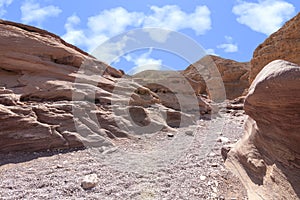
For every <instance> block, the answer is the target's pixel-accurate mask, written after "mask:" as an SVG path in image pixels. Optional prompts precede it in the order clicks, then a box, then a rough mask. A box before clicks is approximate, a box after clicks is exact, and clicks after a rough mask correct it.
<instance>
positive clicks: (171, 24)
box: [143, 5, 211, 42]
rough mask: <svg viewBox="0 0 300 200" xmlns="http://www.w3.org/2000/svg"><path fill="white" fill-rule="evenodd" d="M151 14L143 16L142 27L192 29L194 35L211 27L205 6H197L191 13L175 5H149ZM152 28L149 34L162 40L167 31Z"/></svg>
mask: <svg viewBox="0 0 300 200" xmlns="http://www.w3.org/2000/svg"><path fill="white" fill-rule="evenodd" d="M150 9H151V10H152V11H153V14H151V15H148V16H145V19H144V23H143V27H144V28H145V27H151V28H153V27H155V28H163V29H170V30H173V31H179V30H182V29H188V28H189V29H192V30H194V31H195V33H196V35H201V34H204V33H205V32H206V31H208V30H210V29H211V19H210V10H209V9H208V8H207V7H206V6H197V7H196V9H195V11H194V12H193V13H186V12H183V11H182V10H181V9H180V7H178V6H177V5H166V6H163V7H157V6H151V7H150ZM163 33H164V34H161V33H160V32H159V31H158V32H157V31H154V30H152V31H151V32H150V33H149V34H150V36H151V37H152V38H153V39H154V40H156V41H158V42H164V41H165V40H166V39H167V37H168V32H163Z"/></svg>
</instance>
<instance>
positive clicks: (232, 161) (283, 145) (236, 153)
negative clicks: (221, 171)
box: [225, 60, 300, 199]
mask: <svg viewBox="0 0 300 200" xmlns="http://www.w3.org/2000/svg"><path fill="white" fill-rule="evenodd" d="M244 109H245V112H246V114H248V115H249V119H248V121H247V123H246V128H245V135H244V137H243V138H242V139H241V140H240V141H239V142H238V143H237V144H236V145H235V147H234V148H233V149H231V150H230V152H229V153H228V158H227V160H226V162H225V163H226V165H227V166H228V167H229V168H230V169H231V170H232V171H234V172H235V173H236V175H238V176H239V177H240V179H241V181H242V182H243V183H244V185H245V187H246V188H247V190H248V195H249V198H250V199H298V198H299V197H300V146H299V144H300V132H299V130H300V67H299V66H298V65H296V64H293V63H290V62H287V61H283V60H276V61H273V62H271V63H269V64H268V65H267V66H265V67H264V68H263V70H262V71H260V73H259V74H258V75H257V77H256V78H255V80H254V81H253V83H252V85H251V87H250V89H249V93H248V95H247V97H246V100H245V105H244Z"/></svg>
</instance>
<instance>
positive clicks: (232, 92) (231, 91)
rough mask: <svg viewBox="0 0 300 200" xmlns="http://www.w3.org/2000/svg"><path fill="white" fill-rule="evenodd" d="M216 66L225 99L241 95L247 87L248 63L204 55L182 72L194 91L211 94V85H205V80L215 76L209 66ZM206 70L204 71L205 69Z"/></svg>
mask: <svg viewBox="0 0 300 200" xmlns="http://www.w3.org/2000/svg"><path fill="white" fill-rule="evenodd" d="M215 67H216V68H217V69H218V71H219V73H220V76H221V78H222V80H223V84H224V87H225V91H226V98H227V99H235V98H237V97H239V96H242V95H243V93H244V92H245V90H246V89H247V88H248V87H249V82H248V78H249V71H250V63H248V62H236V61H233V60H230V59H224V58H220V57H218V56H212V55H210V56H205V57H204V58H202V59H201V60H199V61H197V62H196V63H194V64H192V65H190V66H189V67H188V68H187V69H185V70H184V71H183V72H182V74H183V75H184V76H185V77H186V78H187V79H188V80H189V82H190V84H191V85H192V86H193V88H194V89H195V91H197V92H199V93H201V94H203V93H208V94H209V95H210V96H212V94H211V93H212V92H214V91H211V89H210V88H211V87H212V86H210V88H208V87H207V81H208V80H209V79H210V78H211V76H215V74H214V72H213V71H210V70H209V68H211V70H212V68H215ZM203 69H206V71H207V72H209V73H206V72H205V70H203Z"/></svg>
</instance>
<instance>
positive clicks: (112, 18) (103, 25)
mask: <svg viewBox="0 0 300 200" xmlns="http://www.w3.org/2000/svg"><path fill="white" fill-rule="evenodd" d="M143 18H144V14H143V13H138V12H128V11H127V10H125V9H124V8H122V7H117V8H113V9H110V10H104V11H102V12H101V13H100V14H99V15H96V16H92V17H89V19H88V27H89V28H90V30H91V31H93V32H94V33H100V34H105V35H107V36H114V35H116V34H119V33H122V32H124V31H125V30H126V28H127V27H128V26H133V27H138V26H140V25H141V23H142V21H143Z"/></svg>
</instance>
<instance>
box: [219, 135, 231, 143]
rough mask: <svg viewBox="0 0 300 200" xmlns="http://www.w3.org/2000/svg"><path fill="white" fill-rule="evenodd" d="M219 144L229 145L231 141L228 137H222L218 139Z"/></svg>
mask: <svg viewBox="0 0 300 200" xmlns="http://www.w3.org/2000/svg"><path fill="white" fill-rule="evenodd" d="M217 142H222V143H228V142H229V139H228V138H227V137H223V136H220V137H218V139H217Z"/></svg>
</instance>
